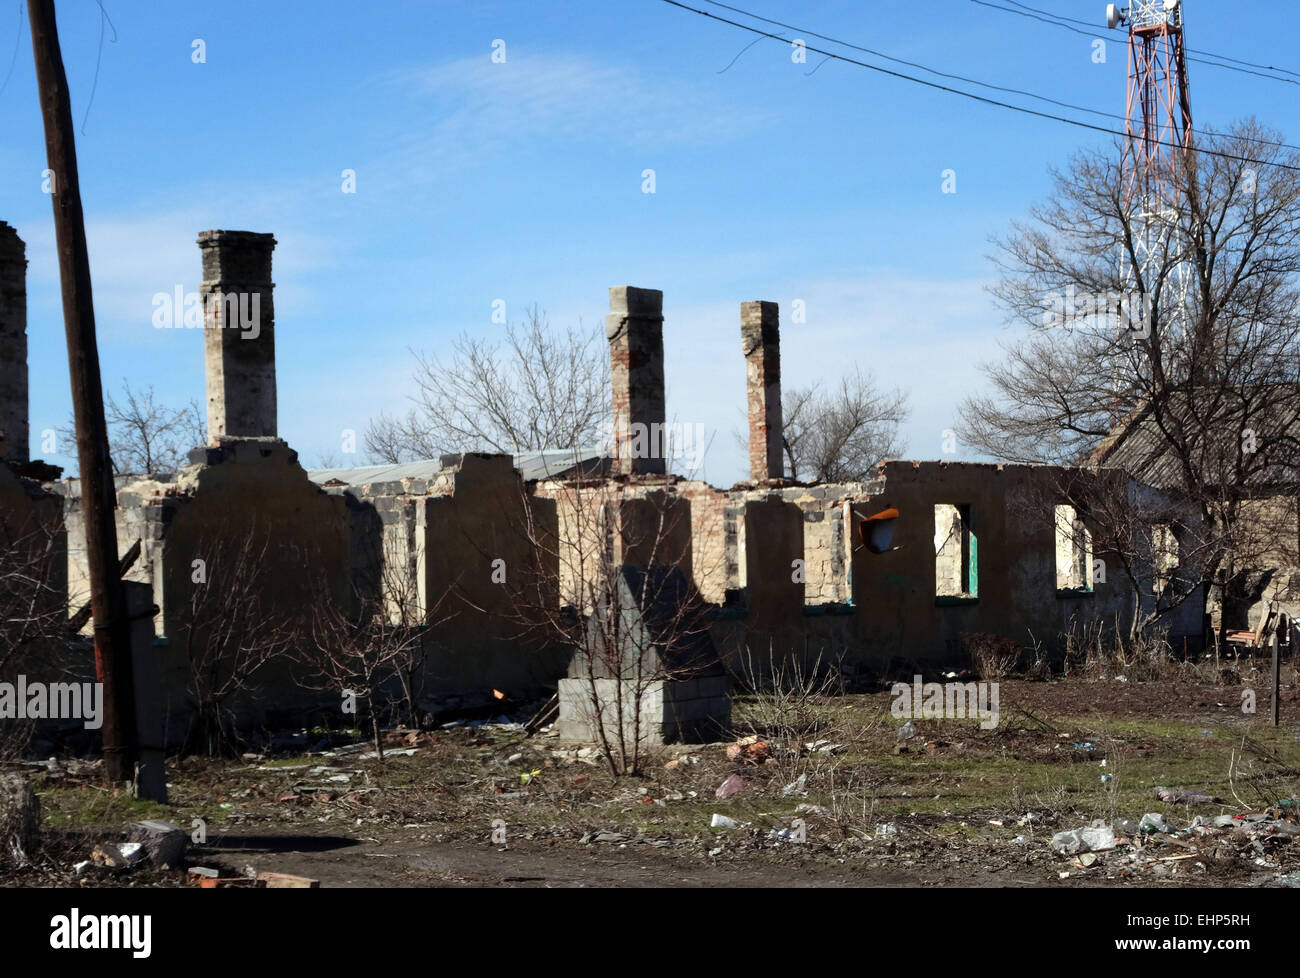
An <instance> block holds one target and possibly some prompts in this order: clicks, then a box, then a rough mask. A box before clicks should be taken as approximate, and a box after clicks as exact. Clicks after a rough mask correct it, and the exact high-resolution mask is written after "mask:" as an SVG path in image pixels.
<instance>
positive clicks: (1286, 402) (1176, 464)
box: [1093, 390, 1300, 489]
mask: <svg viewBox="0 0 1300 978" xmlns="http://www.w3.org/2000/svg"><path fill="white" fill-rule="evenodd" d="M1224 393H1225V392H1224V391H1221V390H1216V391H1207V394H1206V396H1205V397H1204V398H1200V399H1196V400H1193V399H1191V398H1189V397H1188V396H1187V395H1186V394H1185V393H1181V394H1175V395H1171V396H1170V398H1169V399H1168V400H1167V401H1166V402H1165V404H1164V406H1163V408H1162V410H1161V411H1160V412H1159V418H1157V412H1156V411H1155V409H1154V407H1152V406H1151V405H1149V404H1148V405H1144V406H1143V407H1142V408H1140V409H1139V410H1138V411H1136V412H1134V414H1133V415H1132V416H1131V417H1130V418H1128V419H1127V420H1126V421H1124V422H1123V423H1122V424H1121V425H1120V426H1119V427H1117V428H1116V429H1115V430H1114V431H1113V432H1111V434H1110V436H1109V437H1107V438H1106V440H1105V441H1103V442H1102V444H1101V445H1100V446H1099V447H1098V449H1097V451H1096V452H1095V453H1094V454H1093V462H1094V464H1103V465H1106V466H1108V467H1112V468H1119V469H1123V470H1125V471H1126V472H1128V473H1129V474H1130V475H1132V476H1133V477H1135V478H1137V479H1139V480H1141V481H1142V482H1144V483H1146V484H1147V485H1149V486H1153V487H1154V488H1157V489H1182V488H1184V482H1185V481H1186V480H1185V478H1184V473H1183V466H1182V458H1183V455H1184V454H1186V455H1187V456H1188V457H1189V459H1191V461H1192V466H1193V469H1194V470H1195V472H1196V475H1197V477H1198V478H1201V479H1212V477H1213V473H1215V471H1216V470H1221V471H1223V472H1232V471H1234V468H1235V464H1236V461H1237V459H1238V457H1239V452H1240V448H1239V443H1238V442H1239V438H1240V437H1241V432H1242V431H1243V430H1245V429H1251V430H1253V431H1254V432H1255V437H1256V441H1257V443H1258V444H1259V445H1260V446H1261V450H1262V451H1265V452H1267V453H1268V455H1269V456H1271V457H1268V456H1262V457H1260V458H1259V459H1257V460H1253V462H1254V464H1252V465H1251V466H1250V467H1249V471H1248V473H1247V477H1246V480H1245V481H1246V482H1247V484H1249V485H1251V486H1256V487H1260V488H1264V487H1277V486H1283V485H1287V484H1292V485H1294V483H1295V482H1296V481H1297V463H1298V462H1300V416H1298V415H1297V409H1296V400H1295V395H1294V393H1290V394H1288V393H1287V392H1281V393H1278V392H1268V391H1265V392H1264V394H1263V395H1262V396H1257V397H1256V398H1255V400H1254V402H1253V404H1252V406H1251V407H1249V408H1247V407H1243V406H1242V404H1241V400H1240V399H1239V398H1237V397H1224V396H1221V395H1223V394H1224ZM1248 403H1249V402H1248ZM1182 444H1186V446H1187V448H1186V450H1185V452H1184V451H1183V450H1181V449H1179V448H1177V447H1176V446H1179V445H1182Z"/></svg>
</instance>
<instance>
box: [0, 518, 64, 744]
mask: <svg viewBox="0 0 1300 978" xmlns="http://www.w3.org/2000/svg"><path fill="white" fill-rule="evenodd" d="M59 541H60V535H59V533H58V531H57V529H56V527H55V526H54V525H53V524H51V523H48V522H46V521H45V520H43V519H41V518H39V517H33V518H31V519H29V520H24V521H22V522H21V523H15V525H13V526H10V525H8V524H5V523H3V522H0V681H4V682H14V681H16V679H17V677H18V676H19V675H20V674H22V673H25V672H27V671H28V670H30V669H31V668H32V667H34V666H37V665H39V667H40V668H41V669H42V670H43V671H44V672H46V673H48V672H49V671H50V670H61V669H63V668H66V667H67V666H68V665H69V663H68V662H66V661H64V660H65V659H66V658H67V653H68V642H69V639H70V636H69V635H68V634H67V623H68V611H67V606H66V603H65V602H66V597H65V594H64V591H63V588H62V587H61V586H60V581H61V580H62V578H61V575H60V573H59V566H58V565H59V564H60V563H61V562H62V561H63V560H64V556H63V551H62V548H61V547H60V546H59ZM34 729H35V722H34V721H32V720H17V719H11V720H5V721H3V722H2V723H0V760H11V759H15V758H18V757H20V756H21V755H22V753H23V752H24V750H25V749H26V748H27V746H28V744H29V743H30V742H31V736H32V732H33V730H34Z"/></svg>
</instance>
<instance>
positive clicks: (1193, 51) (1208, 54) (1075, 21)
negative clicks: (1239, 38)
mask: <svg viewBox="0 0 1300 978" xmlns="http://www.w3.org/2000/svg"><path fill="white" fill-rule="evenodd" d="M1005 2H1006V3H1009V4H1011V5H1012V6H1013V7H1020V8H1021V9H1022V10H1032V11H1033V12H1034V13H1036V14H1045V15H1046V16H1048V17H1055V18H1056V19H1057V20H1063V21H1067V22H1069V23H1071V24H1082V25H1083V26H1084V27H1093V26H1094V25H1093V24H1091V23H1089V22H1088V21H1086V20H1079V19H1078V18H1077V17H1066V16H1065V15H1064V14H1054V13H1052V12H1051V11H1050V10H1040V9H1038V8H1037V7H1031V6H1029V5H1028V4H1026V3H1020V2H1019V0H1005ZM1011 12H1012V13H1014V11H1011ZM1106 30H1108V31H1109V30H1112V28H1110V27H1107V28H1106ZM1113 30H1114V32H1115V33H1117V34H1122V33H1124V32H1123V31H1121V30H1120V29H1119V28H1113ZM1187 53H1188V54H1202V55H1205V56H1206V57H1210V58H1218V59H1219V60H1220V61H1231V62H1232V63H1233V64H1239V65H1244V66H1245V67H1247V68H1260V69H1262V70H1263V71H1278V72H1281V73H1282V74H1284V75H1293V76H1295V77H1296V78H1300V72H1294V71H1291V70H1290V69H1289V68H1278V67H1277V66H1275V65H1258V64H1255V63H1254V62H1251V61H1242V60H1241V59H1240V58H1230V57H1228V56H1227V55H1226V54H1215V53H1214V52H1213V51H1200V50H1197V49H1196V48H1188V49H1187ZM1220 67H1226V66H1225V65H1220ZM1280 80H1281V79H1279V81H1280Z"/></svg>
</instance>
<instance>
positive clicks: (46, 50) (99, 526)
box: [27, 0, 135, 781]
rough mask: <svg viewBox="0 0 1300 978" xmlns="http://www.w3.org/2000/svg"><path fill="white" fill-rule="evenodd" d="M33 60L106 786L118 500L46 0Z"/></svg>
mask: <svg viewBox="0 0 1300 978" xmlns="http://www.w3.org/2000/svg"><path fill="white" fill-rule="evenodd" d="M27 13H28V15H29V19H30V21H31V27H32V53H33V55H34V56H35V60H36V85H37V88H38V90H39V92H40V100H41V117H42V119H43V120H44V122H45V154H46V158H47V159H48V160H49V167H50V170H51V172H52V173H53V177H52V180H53V186H52V187H51V188H50V189H51V191H52V192H51V200H52V201H53V202H54V233H55V238H56V240H57V242H58V249H59V282H60V285H61V286H62V290H63V324H64V328H65V330H66V332H67V336H68V373H69V375H70V376H71V380H72V409H73V416H74V418H75V419H76V426H77V461H78V463H79V464H80V465H81V511H82V516H83V519H84V521H85V526H86V555H87V562H88V563H89V565H90V605H91V618H92V620H93V621H94V623H95V672H96V677H97V678H98V680H99V681H100V682H101V683H103V684H104V700H103V704H104V715H103V726H102V728H101V731H102V735H103V740H104V766H105V770H106V774H107V776H108V779H109V780H110V781H129V780H132V779H133V777H134V774H135V708H134V707H135V698H134V691H133V689H132V685H131V682H132V679H131V637H130V622H129V621H128V620H127V615H126V597H125V592H124V591H123V589H122V578H121V575H120V574H119V573H118V568H117V526H116V524H115V523H114V511H115V509H116V507H117V493H116V491H115V489H114V486H113V466H112V463H111V461H110V459H109V453H108V425H107V424H106V423H105V421H104V392H103V388H102V386H101V384H100V379H99V350H98V347H97V346H96V344H95V308H94V303H93V302H92V298H91V291H90V256H89V254H88V253H87V250H86V224H85V218H84V216H83V215H82V211H81V188H80V185H79V183H78V180H77V148H76V145H75V142H74V139H73V128H72V109H71V106H70V105H69V102H68V79H67V75H66V73H65V72H64V70H63V55H62V53H61V52H60V50H59V30H58V25H57V24H56V23H55V20H54V0H27Z"/></svg>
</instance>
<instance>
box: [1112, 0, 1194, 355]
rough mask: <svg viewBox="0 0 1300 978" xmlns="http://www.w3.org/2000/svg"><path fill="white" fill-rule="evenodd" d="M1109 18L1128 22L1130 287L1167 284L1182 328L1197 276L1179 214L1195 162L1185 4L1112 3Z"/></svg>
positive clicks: (1167, 0)
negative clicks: (1188, 172)
mask: <svg viewBox="0 0 1300 978" xmlns="http://www.w3.org/2000/svg"><path fill="white" fill-rule="evenodd" d="M1106 18H1107V23H1108V24H1109V26H1111V27H1116V26H1118V25H1120V24H1125V25H1127V26H1128V29H1129V45H1128V68H1129V70H1128V75H1129V77H1128V111H1127V113H1126V115H1127V119H1128V122H1127V139H1126V141H1125V145H1124V162H1123V181H1124V188H1123V190H1124V202H1125V206H1126V207H1127V209H1128V214H1129V218H1130V224H1131V227H1132V229H1133V233H1134V245H1135V248H1134V251H1135V253H1136V261H1133V260H1132V259H1130V258H1129V257H1128V255H1127V254H1126V255H1125V267H1124V278H1125V287H1126V288H1127V289H1129V290H1130V291H1131V292H1140V293H1143V294H1145V295H1146V296H1153V295H1154V294H1155V291H1156V289H1157V287H1160V304H1161V307H1162V309H1163V314H1162V315H1161V319H1162V320H1163V321H1164V328H1172V329H1173V330H1175V331H1176V332H1181V329H1180V327H1185V326H1186V323H1187V317H1188V306H1187V303H1188V299H1189V296H1190V293H1191V286H1192V276H1191V266H1190V265H1189V264H1188V262H1187V260H1186V257H1187V254H1188V252H1187V243H1188V242H1187V234H1186V229H1187V224H1186V223H1185V222H1183V221H1180V220H1179V215H1180V212H1181V208H1182V205H1184V204H1185V203H1186V201H1184V200H1183V197H1184V195H1185V193H1186V188H1187V187H1188V185H1189V182H1188V181H1187V180H1186V179H1185V171H1186V168H1187V167H1189V166H1191V165H1193V164H1192V161H1191V153H1192V103H1191V92H1190V90H1189V87H1188V81H1187V53H1186V48H1185V46H1184V39H1183V3H1182V0H1133V2H1132V3H1131V5H1130V6H1129V7H1128V9H1126V10H1122V11H1121V10H1119V9H1117V8H1116V6H1115V4H1110V5H1109V6H1108V8H1107V10H1106ZM1162 276H1163V278H1164V281H1163V283H1162V282H1160V279H1161V277H1162Z"/></svg>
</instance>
